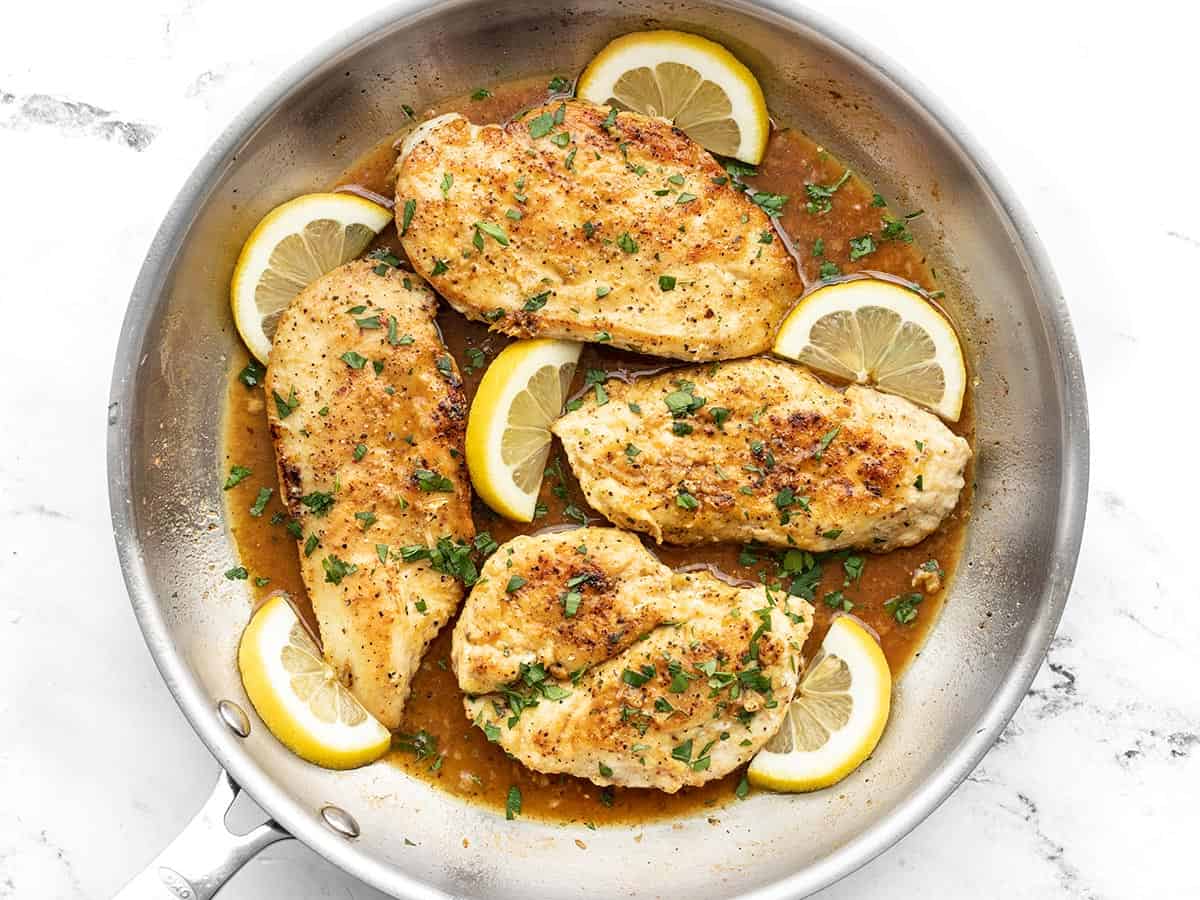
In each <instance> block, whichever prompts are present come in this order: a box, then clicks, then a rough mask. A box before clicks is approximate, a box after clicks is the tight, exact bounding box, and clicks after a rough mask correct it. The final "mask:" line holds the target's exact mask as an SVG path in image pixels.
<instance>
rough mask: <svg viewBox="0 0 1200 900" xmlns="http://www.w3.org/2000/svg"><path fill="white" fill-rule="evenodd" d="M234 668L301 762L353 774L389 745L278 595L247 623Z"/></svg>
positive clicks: (265, 720)
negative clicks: (302, 693)
mask: <svg viewBox="0 0 1200 900" xmlns="http://www.w3.org/2000/svg"><path fill="white" fill-rule="evenodd" d="M238 668H239V670H240V671H241V675H242V684H243V686H244V687H245V689H246V695H247V696H248V697H249V698H250V702H251V704H252V705H253V706H254V710H255V712H257V713H258V716H259V718H260V719H262V720H263V723H264V724H265V725H266V726H267V729H268V730H269V731H270V732H271V733H272V734H273V735H274V736H275V737H276V738H277V739H278V740H279V741H280V743H282V744H283V745H284V746H286V747H287V748H288V749H289V750H291V751H292V752H293V753H295V754H296V755H297V756H299V757H300V758H301V759H304V760H307V761H308V762H311V763H314V764H316V765H318V766H321V767H323V768H326V769H354V768H357V767H359V766H363V765H366V764H367V763H369V762H373V761H374V760H376V759H378V758H379V757H380V756H382V755H383V754H384V753H386V752H387V750H388V748H389V747H390V745H391V734H390V733H389V732H388V730H387V729H386V728H384V727H383V725H382V724H380V722H379V721H378V720H377V719H375V718H374V717H373V716H372V715H371V714H370V713H368V712H367V711H366V710H365V709H363V707H362V705H361V704H359V702H358V701H357V700H355V699H354V697H353V696H352V695H351V694H350V692H349V691H348V690H347V689H346V688H345V687H344V686H343V685H341V684H340V683H338V681H337V678H336V676H335V674H334V672H333V669H332V667H331V666H329V664H328V663H326V662H325V661H324V660H323V659H322V658H321V651H320V649H319V648H318V647H317V645H316V644H315V643H314V642H313V640H312V638H311V637H309V636H308V633H307V632H306V631H305V630H304V628H303V626H302V625H301V624H300V620H299V619H298V618H297V617H296V613H295V611H294V610H293V609H292V607H291V605H290V604H289V603H288V602H287V599H286V598H285V597H284V596H283V595H282V594H276V595H275V596H274V597H271V598H270V599H268V600H267V602H266V603H264V604H263V605H262V606H261V607H260V608H259V609H258V610H257V611H256V612H255V613H254V615H253V616H252V617H251V619H250V622H249V624H248V625H247V626H246V629H245V631H244V632H243V633H242V640H241V643H240V644H239V646H238ZM298 691H300V692H305V693H307V694H308V700H307V701H306V700H305V699H302V698H301V696H300V694H299V693H298ZM316 692H322V693H321V695H320V696H319V697H318V696H317V695H316Z"/></svg>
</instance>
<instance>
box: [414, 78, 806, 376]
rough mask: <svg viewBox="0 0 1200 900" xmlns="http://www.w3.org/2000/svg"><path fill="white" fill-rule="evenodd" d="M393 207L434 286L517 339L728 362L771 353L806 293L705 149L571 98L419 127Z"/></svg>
mask: <svg viewBox="0 0 1200 900" xmlns="http://www.w3.org/2000/svg"><path fill="white" fill-rule="evenodd" d="M396 216H397V219H398V223H397V224H398V227H399V230H400V234H401V240H402V242H403V244H404V249H405V251H406V253H407V254H408V257H409V259H410V260H411V262H412V264H413V266H414V268H416V270H417V271H418V272H419V273H420V274H421V275H422V276H424V277H425V278H427V279H429V281H430V283H431V284H432V285H433V286H434V288H435V289H436V290H437V292H438V293H439V294H441V295H442V296H443V297H445V298H446V300H447V301H448V302H449V303H450V304H451V305H452V306H453V307H454V308H455V309H457V310H458V311H460V312H461V313H463V314H464V315H466V316H468V317H470V318H473V319H481V320H486V321H488V322H491V323H492V328H493V329H494V330H496V331H501V332H504V333H505V334H509V335H514V336H516V337H532V336H540V337H553V338H565V339H569V340H577V341H588V340H606V341H608V340H611V342H612V344H613V345H614V346H616V347H623V348H626V349H628V350H636V351H639V352H642V353H649V354H653V355H656V356H668V357H674V358H676V359H686V360H711V359H729V358H733V357H738V356H745V355H748V354H753V353H758V352H761V351H763V350H765V349H767V348H768V347H769V346H770V344H771V340H772V338H773V337H774V334H775V330H776V327H777V326H778V324H779V322H780V321H781V320H782V318H783V316H784V314H785V313H786V312H787V310H788V309H789V308H790V307H791V305H792V304H793V302H794V301H795V299H796V298H797V297H798V296H799V295H800V293H801V291H802V284H801V282H800V278H799V275H798V274H797V272H796V267H795V264H794V263H793V261H792V259H791V257H790V256H789V255H788V253H787V251H786V250H785V249H784V247H783V244H782V242H781V241H779V240H776V239H775V237H774V232H773V231H772V228H771V223H770V220H769V219H768V218H767V216H766V215H765V214H764V213H763V211H762V210H761V209H759V207H758V206H756V205H755V204H754V203H753V202H751V200H750V199H749V197H747V195H746V194H745V193H743V192H742V191H741V190H740V189H738V188H737V187H736V186H734V185H733V184H732V182H731V181H730V179H729V178H728V177H727V176H726V174H725V171H724V170H723V169H722V168H721V166H720V165H718V164H717V162H716V160H714V159H713V157H712V156H711V155H709V153H708V152H707V151H706V150H704V149H703V148H702V147H700V145H698V144H696V143H695V142H694V141H692V140H691V139H690V138H688V137H687V136H686V135H685V134H684V133H683V132H681V131H679V130H677V129H675V128H673V127H672V126H671V125H670V123H668V122H666V121H664V120H661V119H655V118H651V117H648V116H643V115H639V114H637V113H632V112H621V113H618V112H617V111H616V110H615V109H610V108H608V107H601V106H594V105H592V104H589V103H583V102H580V101H574V100H570V101H556V102H553V103H550V104H548V105H546V106H543V107H540V108H537V109H533V110H531V111H529V112H528V113H526V114H525V115H522V116H519V117H518V118H516V119H514V120H513V121H511V122H509V123H508V124H506V125H486V126H482V127H480V126H476V125H473V124H471V123H470V122H468V121H467V120H466V119H464V118H463V117H461V116H457V115H449V116H443V117H440V118H438V119H435V120H431V121H430V122H428V123H424V124H423V125H421V126H419V127H418V129H417V130H416V131H415V132H414V133H413V134H412V135H410V137H409V139H408V140H407V141H406V142H405V147H404V150H403V152H402V154H401V157H400V160H399V162H398V163H397V172H396Z"/></svg>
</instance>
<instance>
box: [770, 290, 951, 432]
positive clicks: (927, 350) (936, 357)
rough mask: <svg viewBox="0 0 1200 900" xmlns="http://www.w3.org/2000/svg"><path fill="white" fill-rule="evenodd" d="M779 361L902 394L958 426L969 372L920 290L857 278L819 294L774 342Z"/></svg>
mask: <svg viewBox="0 0 1200 900" xmlns="http://www.w3.org/2000/svg"><path fill="white" fill-rule="evenodd" d="M774 351H775V353H776V354H777V355H778V356H782V357H784V358H786V359H793V360H795V361H797V362H802V363H804V364H805V365H806V366H808V367H810V368H812V369H816V370H817V371H819V372H824V373H826V374H828V375H832V376H834V377H835V378H842V379H845V380H846V381H855V382H858V383H859V384H872V385H874V386H875V387H877V388H879V390H881V391H887V392H888V393H889V394H897V395H899V396H901V397H905V398H907V399H909V400H911V401H913V402H914V403H917V404H920V405H921V406H924V407H926V408H927V409H931V410H933V411H934V412H935V413H937V414H938V415H939V416H941V417H942V418H943V419H948V420H949V421H951V422H956V421H958V417H959V415H960V414H961V412H962V401H963V391H964V390H965V388H966V384H967V369H966V366H965V364H964V363H963V355H962V348H961V347H960V346H959V343H958V337H957V335H955V333H954V327H953V326H952V325H951V324H950V323H949V322H948V321H946V318H945V316H943V315H942V314H941V313H940V312H938V311H937V309H935V308H934V306H933V304H931V303H930V302H929V301H927V300H926V299H925V298H924V297H922V296H921V295H920V294H918V293H917V292H916V291H911V290H908V289H907V288H904V287H901V286H900V285H898V284H894V283H892V282H890V281H883V280H881V279H878V278H856V279H854V280H851V281H842V282H838V283H837V284H831V285H827V286H825V287H822V288H818V289H817V290H815V291H813V292H812V293H811V294H809V295H808V296H807V297H805V298H804V299H802V300H801V301H800V303H799V304H797V306H796V308H795V309H793V310H792V311H791V313H790V314H789V315H788V317H787V318H786V319H784V321H783V325H782V326H780V329H779V334H778V335H777V336H776V338H775V347H774Z"/></svg>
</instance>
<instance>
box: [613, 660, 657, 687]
mask: <svg viewBox="0 0 1200 900" xmlns="http://www.w3.org/2000/svg"><path fill="white" fill-rule="evenodd" d="M654 675H655V668H654V666H652V665H651V664H650V663H646V664H645V665H643V666H642V667H641V669H640V670H639V671H636V672H635V671H634V670H633V669H626V670H625V671H623V672H622V673H621V680H622V681H623V682H625V683H626V684H627V685H629V686H630V687H635V688H638V687H641V686H642V685H644V684H645V683H646V682H647V681H649V680H650V679H651V678H653V677H654Z"/></svg>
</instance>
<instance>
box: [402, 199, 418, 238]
mask: <svg viewBox="0 0 1200 900" xmlns="http://www.w3.org/2000/svg"><path fill="white" fill-rule="evenodd" d="M416 212H417V201H416V200H414V199H412V198H409V199H408V200H405V201H404V216H403V218H401V220H400V234H401V236H403V235H406V234H408V226H409V225H411V224H412V220H413V216H414V215H415V214H416Z"/></svg>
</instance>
